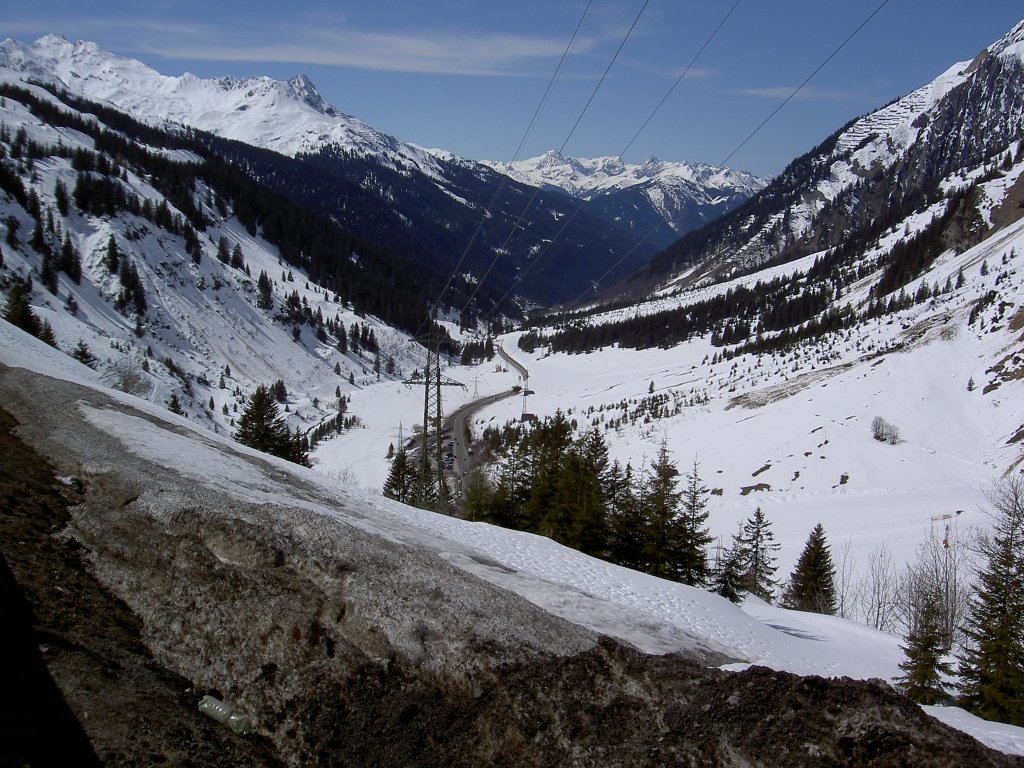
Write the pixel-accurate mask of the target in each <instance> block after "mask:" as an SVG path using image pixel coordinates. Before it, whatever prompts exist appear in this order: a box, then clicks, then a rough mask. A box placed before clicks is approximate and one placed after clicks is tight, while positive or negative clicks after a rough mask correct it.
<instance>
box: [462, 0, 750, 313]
mask: <svg viewBox="0 0 1024 768" xmlns="http://www.w3.org/2000/svg"><path fill="white" fill-rule="evenodd" d="M740 2H741V0H736V2H735V3H733V5H732V7H731V8H729V10H728V11H727V12H726V14H725V16H723V17H722V20H721V21H719V22H718V26H716V27H715V28H714V29H713V30H712V31H711V34H709V35H708V37H707V39H706V40H705V41H704V44H703V45H701V47H700V48H699V49H698V51H697V53H695V54H694V56H693V58H692V59H690V61H689V63H688V64H687V65H686V66H685V67H684V68H683V71H682V72H681V73H680V74H679V77H677V78H676V79H675V82H673V83H672V86H671V87H670V88H669V89H668V91H667V92H666V93H665V95H664V96H662V98H661V101H659V102H658V104H657V105H656V106H655V107H654V109H653V110H652V111H651V113H650V114H649V115H648V116H647V119H645V120H644V121H643V123H642V124H641V125H640V127H639V128H638V129H637V131H636V133H634V134H633V136H632V138H630V140H629V141H628V142H627V143H626V146H625V147H623V149H622V151H621V152H619V154H618V157H617V159H618V160H619V161H620V162H621V160H622V156H623V155H624V154H626V152H627V151H628V150H629V148H630V147H631V146H633V142H635V141H636V140H637V137H638V136H640V134H641V133H642V132H643V131H644V129H645V128H646V127H647V125H648V124H649V123H650V122H651V120H652V119H654V116H655V115H656V114H658V112H659V111H660V110H661V108H662V107H663V106H664V105H665V102H667V101H668V99H669V97H670V96H671V95H672V93H673V92H674V91H675V89H676V87H677V86H678V85H679V83H680V82H682V79H683V78H684V77H686V75H687V73H689V71H690V69H692V68H693V65H694V64H695V63H696V61H697V59H698V58H700V55H701V54H702V53H704V50H705V49H706V48H707V47H708V46H709V45H710V44H711V41H712V40H714V39H715V37H716V36H717V35H718V33H719V31H720V30H721V29H722V27H723V26H724V25H725V22H726V21H728V20H729V17H730V16H732V14H733V11H735V10H736V7H737V6H738V5H739V4H740ZM644 7H646V3H645V4H644ZM642 12H643V9H641V13H642ZM637 18H638V19H639V16H638V17H637ZM635 24H636V22H634V26H635ZM630 31H631V32H632V28H631V29H630ZM623 43H625V40H624V41H623ZM621 49H622V46H621V45H620V46H619V50H621ZM616 55H618V54H616ZM606 74H607V72H606ZM588 105H589V102H588ZM578 123H579V120H577V124H578ZM573 130H575V126H574V127H573ZM570 135H571V134H570ZM566 142H568V139H566ZM564 147H565V144H564V143H563V144H562V148H563V149H564ZM559 152H561V150H559ZM536 195H537V193H536V192H535V193H534V197H536ZM532 202H533V198H531V199H530V203H532ZM585 204H586V200H582V199H581V200H580V202H579V204H578V205H577V206H576V208H575V210H573V212H572V214H571V215H570V216H569V217H568V218H567V219H566V220H565V223H563V224H562V227H561V228H560V229H559V230H558V232H557V233H556V234H555V236H554V237H553V238H552V239H551V240H550V241H549V242H548V243H547V244H546V245H545V246H544V248H543V250H541V252H540V253H538V254H537V256H536V257H535V258H534V259H533V261H531V262H530V263H529V264H528V265H527V267H526V269H525V270H523V271H522V272H521V273H520V278H522V276H523V275H525V274H527V273H528V272H529V271H530V270H531V269H532V268H533V266H534V265H535V264H536V263H537V262H538V261H540V259H541V258H542V257H543V256H544V255H545V254H546V253H547V251H548V249H549V248H551V246H552V245H553V244H554V243H555V242H556V241H557V240H558V238H559V237H561V235H562V233H563V232H565V230H566V229H567V228H568V226H569V224H570V223H571V222H572V220H573V219H574V218H576V214H578V213H579V212H580V211H581V210H582V209H583V206H584V205H585ZM524 213H525V212H524ZM520 221H522V217H520ZM517 226H518V222H517ZM657 230H658V227H653V228H652V229H651V230H650V231H649V232H648V233H647V234H646V235H644V236H643V237H642V238H641V239H640V240H638V241H637V242H636V243H635V244H634V245H633V247H632V248H630V249H629V250H628V251H626V253H625V254H623V256H622V257H621V258H620V259H619V260H618V261H616V262H615V263H614V264H613V265H612V266H611V267H610V268H609V269H608V270H607V271H606V272H605V273H604V274H603V275H602V276H601V278H600V279H599V280H598V281H597V284H600V283H601V281H602V280H604V279H605V278H606V277H607V276H608V275H610V274H611V273H612V272H614V271H615V270H616V269H618V267H619V266H620V265H621V264H622V263H623V262H624V261H625V260H626V259H627V258H629V257H630V256H631V255H632V254H633V252H634V251H636V249H637V248H639V247H640V246H641V245H643V244H644V243H645V242H647V240H648V238H650V237H651V235H653V234H654V233H655V232H656V231H657ZM514 231H515V230H514V229H513V232H514ZM510 237H511V235H510ZM505 243H506V244H507V243H508V240H506V241H505ZM502 248H504V245H503V246H502ZM496 260H497V255H496V256H495V259H494V260H492V262H491V266H493V265H494V261H496ZM489 271H490V269H488V272H489ZM514 288H515V285H514V284H513V285H512V286H511V287H510V288H509V289H508V290H507V291H505V293H504V295H502V297H501V298H500V299H498V301H497V302H495V304H494V306H493V307H492V308H491V311H490V312H488V313H487V315H485V317H484V319H485V320H486V319H487V318H489V317H490V316H491V315H492V314H493V313H494V311H495V309H496V308H497V307H498V306H499V305H500V304H501V303H502V302H503V301H504V300H505V299H506V298H507V297H508V295H509V294H510V293H511V292H512V290H513V289H514ZM588 292H589V291H585V292H584V293H582V294H581V295H580V297H579V298H577V299H576V301H575V302H573V305H575V303H576V302H578V301H580V300H581V299H582V298H583V296H585V295H586V294H587V293H588ZM474 295H475V292H474ZM470 300H472V296H470ZM468 306H469V302H467V303H466V307H468ZM463 310H465V307H464V308H463Z"/></svg>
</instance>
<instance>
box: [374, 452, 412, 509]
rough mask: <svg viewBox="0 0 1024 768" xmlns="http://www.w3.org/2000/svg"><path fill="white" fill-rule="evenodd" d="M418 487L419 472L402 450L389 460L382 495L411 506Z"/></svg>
mask: <svg viewBox="0 0 1024 768" xmlns="http://www.w3.org/2000/svg"><path fill="white" fill-rule="evenodd" d="M418 486H419V472H418V471H417V468H416V462H415V461H412V460H411V459H410V458H409V454H407V453H406V452H405V450H404V449H399V451H398V453H396V454H395V457H394V458H393V459H392V460H391V469H390V471H389V472H388V479H387V481H385V483H384V489H383V491H382V493H383V494H384V495H385V496H387V497H388V498H391V499H395V500H396V501H401V502H402V503H404V504H411V503H412V502H413V499H414V497H415V495H416V490H417V488H418Z"/></svg>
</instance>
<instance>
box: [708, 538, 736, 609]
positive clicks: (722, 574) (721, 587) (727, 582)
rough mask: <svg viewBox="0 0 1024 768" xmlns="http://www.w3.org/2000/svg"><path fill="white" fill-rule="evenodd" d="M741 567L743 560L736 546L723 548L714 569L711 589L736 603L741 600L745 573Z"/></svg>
mask: <svg viewBox="0 0 1024 768" xmlns="http://www.w3.org/2000/svg"><path fill="white" fill-rule="evenodd" d="M740 567H741V561H740V557H739V553H738V552H737V551H736V548H735V547H729V548H728V549H723V550H722V551H721V552H720V553H719V558H718V562H717V563H716V564H715V567H714V569H713V570H712V573H711V582H710V584H709V585H708V587H709V589H710V590H711V591H712V592H714V593H715V594H716V595H721V596H722V597H724V598H726V599H727V600H731V601H732V602H734V603H738V602H740V594H741V593H742V591H743V574H742V573H741V572H740Z"/></svg>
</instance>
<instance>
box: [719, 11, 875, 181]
mask: <svg viewBox="0 0 1024 768" xmlns="http://www.w3.org/2000/svg"><path fill="white" fill-rule="evenodd" d="M888 3H889V0H882V2H881V4H879V6H878V7H877V8H875V10H873V11H872V12H871V15H870V16H868V17H867V18H866V19H864V21H862V22H861V23H860V25H859V26H858V27H857V28H856V29H855V30H853V32H851V33H850V35H849V36H848V37H847V38H846V39H845V40H843V42H841V43H840V44H839V47H837V48H836V49H835V50H834V51H832V53H830V54H829V55H828V57H827V58H826V59H825V60H824V61H823V62H821V64H819V65H818V66H817V67H815V68H814V71H813V72H811V74H809V75H808V76H807V77H806V79H805V80H804V81H803V82H802V83H800V85H798V86H797V87H796V88H794V89H793V92H792V93H791V94H789V96H787V97H786V98H785V99H784V100H783V102H782V103H781V104H779V106H777V107H776V108H775V109H773V110H772V113H771V114H770V115H768V117H766V118H765V119H764V120H762V121H761V124H760V125H758V126H757V128H755V129H754V130H753V131H751V132H750V135H749V136H747V138H745V139H744V140H743V141H741V142H740V143H739V146H738V147H736V149H734V150H733V151H732V152H730V153H729V154H728V155H726V157H725V159H724V160H723V161H722V162H721V163H720V165H722V166H724V165H725V164H726V163H727V162H729V161H730V160H731V159H732V156H733V155H735V154H736V153H737V152H739V151H740V150H741V149H743V147H744V145H745V144H746V143H747V142H748V141H750V140H751V139H752V138H754V136H756V135H757V133H758V132H759V131H760V130H761V129H762V128H764V127H765V125H767V124H768V121H769V120H771V119H772V118H773V117H775V115H777V114H778V113H779V111H780V110H781V109H782V108H783V107H784V106H786V105H787V104H788V103H789V102H790V100H791V99H792V98H793V97H794V96H796V95H797V94H798V93H800V91H801V90H803V87H804V86H805V85H807V83H809V82H810V81H811V78H813V77H814V76H815V75H816V74H818V72H820V71H821V70H822V68H824V66H825V65H826V64H828V63H829V62H830V61H832V59H833V58H834V57H835V55H836V54H837V53H839V52H840V51H841V50H843V48H845V47H846V44H847V43H848V42H850V41H851V40H853V38H854V37H856V35H857V33H858V32H860V31H861V30H862V29H864V27H865V26H866V25H867V23H868V22H869V21H871V20H872V19H873V18H875V15H876V14H877V13H878V12H879V11H880V10H882V9H883V8H884V7H885V6H886V5H887V4H888Z"/></svg>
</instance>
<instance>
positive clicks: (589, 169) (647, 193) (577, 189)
mask: <svg viewBox="0 0 1024 768" xmlns="http://www.w3.org/2000/svg"><path fill="white" fill-rule="evenodd" d="M485 162H486V163H487V164H488V165H490V166H491V167H492V168H494V169H495V170H497V171H500V172H502V173H506V174H508V175H509V176H510V177H512V178H514V179H516V180H518V181H522V182H524V183H526V184H530V185H531V186H535V187H550V188H554V189H560V190H562V191H563V192H566V193H568V194H570V195H572V196H573V197H576V198H580V199H583V200H585V201H586V205H587V210H591V211H595V212H597V211H600V212H601V213H602V214H603V215H605V216H606V217H608V218H613V219H618V220H627V221H628V222H629V226H630V227H631V228H633V229H634V230H638V231H641V232H643V233H644V234H646V231H645V230H644V227H648V228H651V227H654V226H656V222H657V221H658V219H659V218H660V219H661V220H662V221H664V223H665V224H667V227H661V228H659V231H658V232H656V234H655V235H654V236H653V237H654V241H655V242H658V243H661V244H664V245H667V244H668V243H669V242H672V241H673V240H675V239H676V238H677V237H678V236H679V235H682V234H685V233H686V232H689V231H691V230H694V229H697V228H699V227H701V226H703V225H704V224H707V223H708V222H710V221H713V220H715V219H717V218H718V217H720V216H722V215H724V214H726V213H728V212H729V211H731V210H733V209H734V208H736V207H737V206H738V205H740V204H741V203H743V202H744V201H745V200H747V199H748V198H750V197H751V196H752V195H754V194H755V193H757V192H758V191H760V190H761V189H763V188H764V186H765V184H766V183H767V181H768V180H767V179H763V178H760V177H758V176H754V175H753V174H750V173H747V172H745V171H737V170H733V169H730V168H718V167H716V166H713V165H708V164H706V163H685V162H668V161H664V160H659V159H658V158H656V157H653V156H652V157H650V158H648V159H647V160H646V161H645V162H643V163H625V162H623V161H622V160H621V159H620V158H618V157H597V158H593V159H581V158H575V157H565V156H564V155H562V154H560V153H559V152H557V151H555V150H550V151H548V152H545V153H544V154H543V155H540V156H538V157H533V158H529V159H527V160H519V161H516V162H513V163H502V162H497V161H485ZM651 212H653V213H654V214H655V215H656V216H651Z"/></svg>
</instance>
